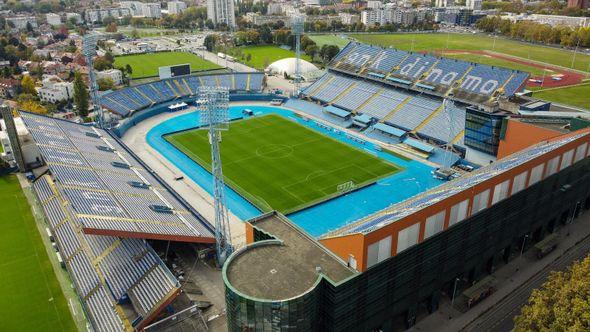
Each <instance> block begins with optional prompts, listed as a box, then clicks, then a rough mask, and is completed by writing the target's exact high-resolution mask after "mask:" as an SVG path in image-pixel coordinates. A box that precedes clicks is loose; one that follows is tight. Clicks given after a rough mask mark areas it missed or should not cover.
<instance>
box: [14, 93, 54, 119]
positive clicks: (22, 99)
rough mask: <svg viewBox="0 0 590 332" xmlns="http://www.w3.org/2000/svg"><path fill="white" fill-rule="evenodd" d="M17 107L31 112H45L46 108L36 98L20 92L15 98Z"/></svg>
mask: <svg viewBox="0 0 590 332" xmlns="http://www.w3.org/2000/svg"><path fill="white" fill-rule="evenodd" d="M17 102H18V108H19V109H21V110H23V111H26V112H31V113H37V114H47V108H45V107H43V105H41V104H39V102H37V100H36V98H35V97H34V96H32V95H30V94H26V93H21V94H20V95H19V96H18V99H17Z"/></svg>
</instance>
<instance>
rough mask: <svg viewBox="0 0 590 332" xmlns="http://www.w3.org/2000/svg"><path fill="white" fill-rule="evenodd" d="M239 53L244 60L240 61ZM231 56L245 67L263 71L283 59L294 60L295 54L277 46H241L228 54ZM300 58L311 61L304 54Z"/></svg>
mask: <svg viewBox="0 0 590 332" xmlns="http://www.w3.org/2000/svg"><path fill="white" fill-rule="evenodd" d="M238 49H239V52H241V54H242V55H244V59H243V60H242V59H241V58H240V56H239V55H238V54H237V52H238ZM230 53H231V54H232V55H233V56H235V57H237V58H239V59H238V60H239V61H240V62H244V63H245V64H246V65H248V66H250V67H252V68H256V69H260V70H264V69H265V68H266V66H268V65H270V64H271V63H273V62H275V61H277V60H281V59H285V58H294V57H295V52H293V51H290V50H285V49H282V48H280V47H277V46H243V47H239V48H235V49H232V50H231V52H230ZM247 54H250V57H251V59H250V61H248V60H246V58H245V57H246V55H247ZM301 58H302V59H304V60H307V61H311V59H310V57H309V56H308V55H306V54H303V52H302V54H301Z"/></svg>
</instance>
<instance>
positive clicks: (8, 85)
mask: <svg viewBox="0 0 590 332" xmlns="http://www.w3.org/2000/svg"><path fill="white" fill-rule="evenodd" d="M20 92H21V84H20V81H19V80H15V79H12V78H5V79H0V98H16V96H17V95H18V94H19V93H20Z"/></svg>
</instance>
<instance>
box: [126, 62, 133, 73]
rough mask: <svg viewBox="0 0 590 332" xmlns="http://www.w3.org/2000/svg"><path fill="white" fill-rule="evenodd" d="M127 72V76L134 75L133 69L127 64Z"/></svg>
mask: <svg viewBox="0 0 590 332" xmlns="http://www.w3.org/2000/svg"><path fill="white" fill-rule="evenodd" d="M125 71H126V72H127V74H129V75H131V74H133V68H131V65H130V64H126V65H125Z"/></svg>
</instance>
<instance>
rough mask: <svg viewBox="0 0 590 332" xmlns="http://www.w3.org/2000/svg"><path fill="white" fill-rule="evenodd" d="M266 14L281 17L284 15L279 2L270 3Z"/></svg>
mask: <svg viewBox="0 0 590 332" xmlns="http://www.w3.org/2000/svg"><path fill="white" fill-rule="evenodd" d="M266 13H267V14H268V15H283V14H284V13H285V11H284V10H283V4H282V3H280V2H270V3H269V4H268V8H267V10H266Z"/></svg>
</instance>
